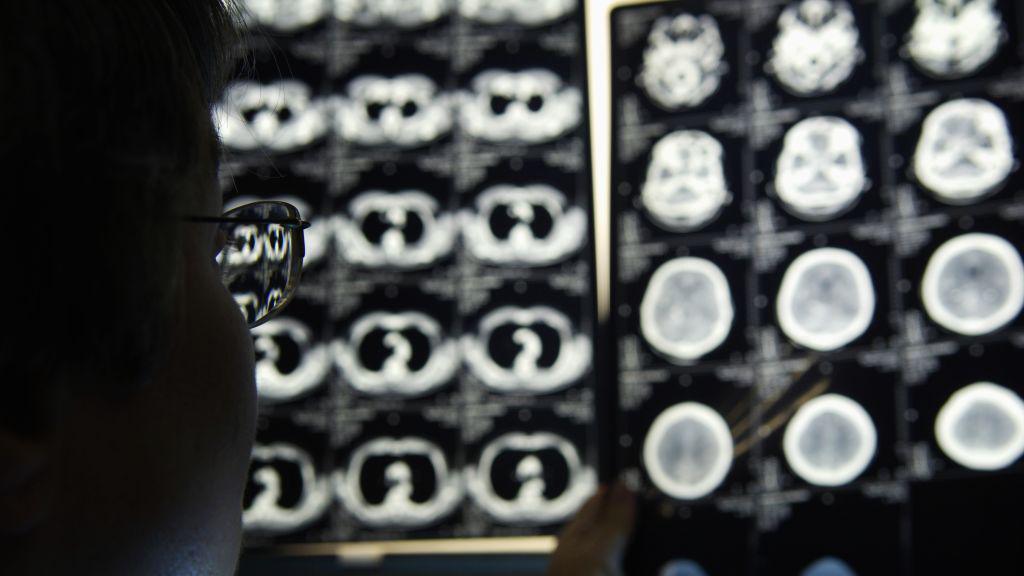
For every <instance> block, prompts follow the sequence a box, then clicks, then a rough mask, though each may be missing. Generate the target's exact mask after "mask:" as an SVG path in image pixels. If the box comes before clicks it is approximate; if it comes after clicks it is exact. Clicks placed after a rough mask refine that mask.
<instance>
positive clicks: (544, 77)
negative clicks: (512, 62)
mask: <svg viewBox="0 0 1024 576" xmlns="http://www.w3.org/2000/svg"><path fill="white" fill-rule="evenodd" d="M470 88H471V90H468V91H465V92H463V93H461V95H460V103H459V117H460V119H461V121H462V124H461V128H462V130H463V131H465V132H466V134H468V135H469V136H471V137H473V138H476V139H479V140H482V141H485V142H492V143H507V142H521V143H526V144H538V143H542V142H549V141H551V140H554V139H555V138H558V137H560V136H562V135H563V134H565V133H566V132H569V131H570V130H572V129H573V128H576V127H577V126H578V125H579V124H580V122H581V121H582V119H583V95H582V94H581V93H580V91H579V89H578V88H576V87H574V86H570V85H567V84H566V82H565V80H563V79H562V78H561V77H559V76H558V75H557V74H555V73H554V72H552V71H550V70H545V69H543V68H530V69H527V70H519V71H511V70H501V69H491V70H485V71H483V72H481V73H479V74H478V75H476V76H475V77H474V78H473V80H472V81H471V82H470Z"/></svg>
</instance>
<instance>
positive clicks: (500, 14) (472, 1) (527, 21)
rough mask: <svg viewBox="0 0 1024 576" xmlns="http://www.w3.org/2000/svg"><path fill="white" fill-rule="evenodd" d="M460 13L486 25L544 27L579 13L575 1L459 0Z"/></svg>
mask: <svg viewBox="0 0 1024 576" xmlns="http://www.w3.org/2000/svg"><path fill="white" fill-rule="evenodd" d="M457 2H458V4H459V14H460V15H462V16H463V17H464V18H468V19H470V20H475V21H478V22H482V23H485V24H519V25H522V26H543V25H545V24H551V23H552V22H556V21H558V20H560V19H562V18H564V17H565V16H567V15H569V14H571V13H572V12H574V11H575V10H576V1H575V0H457Z"/></svg>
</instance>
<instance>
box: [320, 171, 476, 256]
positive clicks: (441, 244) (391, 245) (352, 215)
mask: <svg viewBox="0 0 1024 576" xmlns="http://www.w3.org/2000/svg"><path fill="white" fill-rule="evenodd" d="M334 231H335V236H334V237H335V241H336V243H337V249H338V254H339V256H340V257H341V258H342V259H343V260H345V261H346V262H348V263H351V264H354V265H356V266H362V267H366V268H397V269H404V270H413V269H418V268H423V267H426V266H430V265H433V264H435V263H436V262H437V261H438V260H440V259H442V258H444V257H445V256H447V255H448V254H449V253H451V251H452V248H453V247H454V245H455V240H456V237H457V236H458V228H457V226H456V222H455V218H454V217H453V216H452V215H451V214H447V213H444V212H442V211H441V208H440V205H439V204H438V202H437V200H435V199H434V198H433V197H432V196H430V195H429V194H427V193H426V192H423V191H422V190H399V191H394V192H392V191H384V190H367V191H365V192H361V193H359V194H357V195H356V196H355V197H354V198H353V199H352V200H351V201H350V202H349V204H348V214H339V215H337V216H336V217H335V219H334Z"/></svg>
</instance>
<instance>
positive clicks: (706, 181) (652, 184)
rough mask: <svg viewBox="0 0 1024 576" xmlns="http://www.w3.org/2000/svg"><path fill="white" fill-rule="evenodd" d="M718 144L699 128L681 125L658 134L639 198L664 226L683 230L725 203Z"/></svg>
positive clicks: (710, 217)
mask: <svg viewBox="0 0 1024 576" xmlns="http://www.w3.org/2000/svg"><path fill="white" fill-rule="evenodd" d="M722 154H723V152H722V145H721V144H719V142H718V140H716V139H715V137H714V136H712V135H710V134H708V133H707V132H701V131H700V130H679V131H676V132H672V133H670V134H667V135H666V136H664V137H662V138H661V139H660V140H658V142H657V143H656V144H655V145H654V148H653V149H652V150H651V162H650V164H648V166H647V177H646V178H645V179H644V183H643V187H642V189H641V193H640V197H641V200H642V202H643V204H644V208H645V209H646V210H647V212H648V214H650V216H651V218H652V219H653V220H654V221H655V222H656V223H657V224H658V225H660V226H662V227H663V228H666V229H668V230H671V231H677V232H683V231H689V230H694V229H697V228H700V227H702V226H704V225H705V224H707V223H708V222H710V221H711V220H713V219H714V218H715V217H716V216H718V213H719V212H720V211H721V210H722V207H723V206H725V205H726V204H728V203H729V202H730V201H731V199H732V195H731V194H730V193H729V189H728V186H727V184H726V181H725V172H724V169H723V166H722Z"/></svg>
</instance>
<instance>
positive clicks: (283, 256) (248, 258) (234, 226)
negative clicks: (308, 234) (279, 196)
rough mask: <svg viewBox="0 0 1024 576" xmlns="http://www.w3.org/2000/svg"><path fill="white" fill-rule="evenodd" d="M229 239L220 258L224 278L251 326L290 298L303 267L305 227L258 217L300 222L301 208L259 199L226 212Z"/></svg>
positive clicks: (267, 316)
mask: <svg viewBox="0 0 1024 576" xmlns="http://www.w3.org/2000/svg"><path fill="white" fill-rule="evenodd" d="M224 216H225V218H231V219H235V220H238V221H237V222H224V223H222V224H221V230H222V231H223V232H224V235H225V237H226V238H227V241H226V243H225V245H224V249H223V250H222V251H221V253H220V254H219V255H218V256H217V261H218V263H219V264H220V270H221V280H222V281H223V282H224V285H225V286H227V288H228V290H229V291H230V292H231V294H232V296H234V298H235V302H237V303H238V305H239V307H241V309H242V313H243V314H244V315H245V319H246V322H248V323H249V326H250V327H253V326H256V325H258V324H259V323H261V321H263V320H265V319H267V318H269V317H270V316H271V315H272V314H273V313H274V312H275V311H276V310H278V309H280V308H281V307H283V306H284V305H285V304H286V303H287V302H288V301H289V300H290V299H291V296H292V293H293V292H294V290H295V287H296V285H297V284H298V278H299V274H300V270H301V267H302V230H301V229H299V228H295V227H291V226H287V225H283V224H278V223H273V222H259V220H297V219H298V217H299V214H298V211H297V210H296V209H295V208H294V207H292V206H290V205H288V204H284V203H278V202H258V203H254V204H247V205H245V206H240V207H238V208H235V209H234V210H231V211H229V212H227V213H225V214H224Z"/></svg>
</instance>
